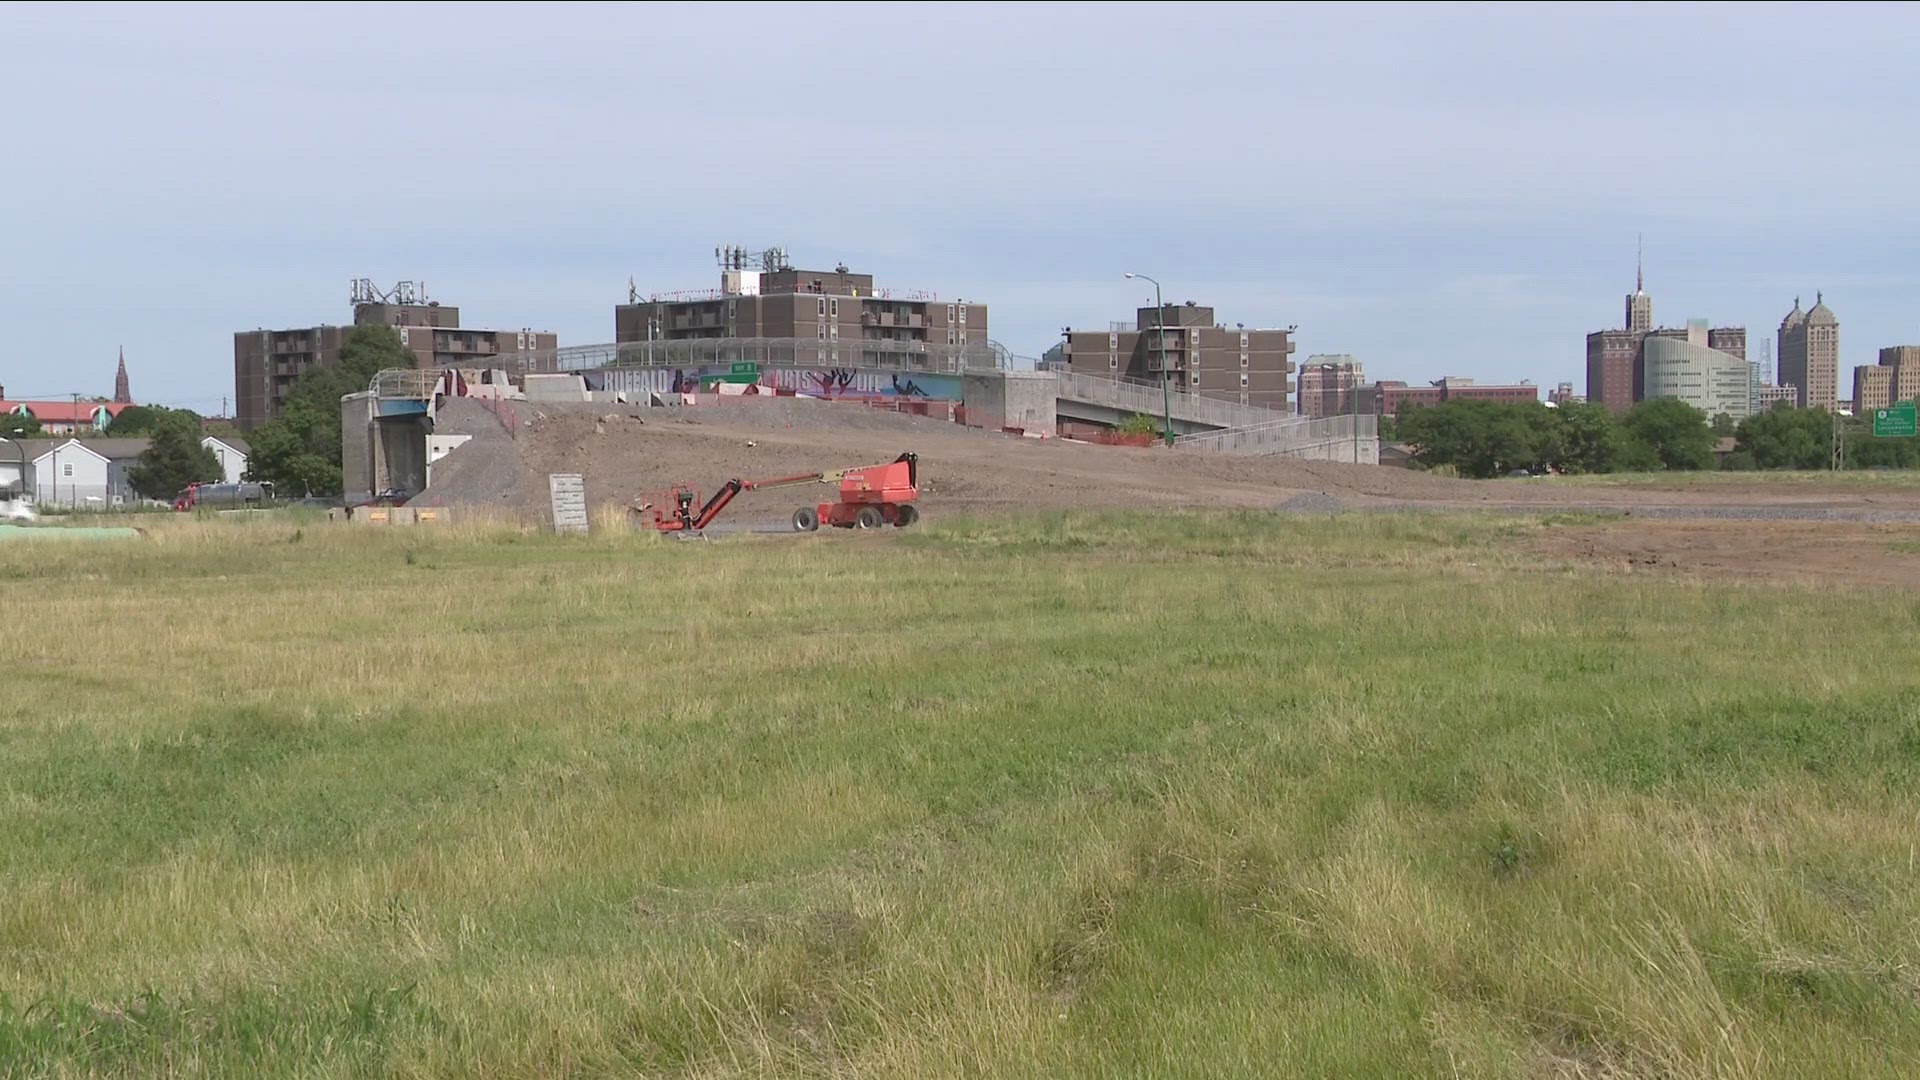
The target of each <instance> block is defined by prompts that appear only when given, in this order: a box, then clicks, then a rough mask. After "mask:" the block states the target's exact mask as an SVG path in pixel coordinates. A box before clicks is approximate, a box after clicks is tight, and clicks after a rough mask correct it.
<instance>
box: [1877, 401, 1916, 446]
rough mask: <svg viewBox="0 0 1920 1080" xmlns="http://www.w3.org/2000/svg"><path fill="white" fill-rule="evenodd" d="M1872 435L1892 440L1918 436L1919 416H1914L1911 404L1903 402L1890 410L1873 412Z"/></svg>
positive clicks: (1914, 412)
mask: <svg viewBox="0 0 1920 1080" xmlns="http://www.w3.org/2000/svg"><path fill="white" fill-rule="evenodd" d="M1873 433H1874V434H1875V435H1879V436H1882V437H1885V438H1894V439H1901V438H1907V437H1909V436H1913V435H1920V415H1917V414H1916V411H1915V409H1914V405H1913V402H1911V401H1903V402H1901V403H1900V404H1898V405H1895V406H1894V407H1892V408H1891V409H1875V410H1873Z"/></svg>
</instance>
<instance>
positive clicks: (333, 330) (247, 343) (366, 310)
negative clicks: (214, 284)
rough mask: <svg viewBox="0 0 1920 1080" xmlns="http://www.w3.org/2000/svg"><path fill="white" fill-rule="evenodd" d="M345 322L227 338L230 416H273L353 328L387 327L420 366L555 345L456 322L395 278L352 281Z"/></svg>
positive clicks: (246, 424)
mask: <svg viewBox="0 0 1920 1080" xmlns="http://www.w3.org/2000/svg"><path fill="white" fill-rule="evenodd" d="M351 302H352V304H353V324H352V325H351V326H332V325H322V326H309V327H304V328H301V329H296V330H242V331H239V332H237V333H235V334H234V335H233V392H234V403H235V421H236V422H237V423H238V424H239V425H240V427H241V428H242V429H243V430H249V431H250V430H252V429H253V428H256V427H258V426H260V425H261V424H263V423H265V422H267V421H268V420H271V419H273V418H274V417H277V416H279V415H280V410H281V409H282V408H283V407H284V406H285V405H286V400H287V395H288V394H289V393H291V392H292V390H293V384H294V383H295V382H296V381H297V380H298V379H299V378H300V376H301V375H303V374H305V373H307V372H308V371H312V370H314V369H316V368H326V367H331V366H333V364H334V363H335V362H336V361H338V360H339V358H340V346H341V344H343V343H344V342H345V341H346V338H347V334H348V333H350V332H351V331H352V330H353V328H354V327H355V326H369V325H375V326H377V325H385V326H391V327H393V328H394V330H396V331H397V332H398V333H399V334H400V340H401V343H402V344H404V345H405V346H406V347H407V349H408V350H409V351H410V352H412V353H413V356H414V363H415V364H416V366H418V367H422V368H441V367H488V366H491V364H492V363H493V360H494V358H495V357H497V356H500V355H502V354H510V353H516V352H542V351H552V350H553V349H555V348H557V347H558V345H559V341H558V339H557V338H556V336H555V335H553V334H551V333H547V332H544V331H533V330H478V329H474V328H471V327H463V326H461V325H460V309H459V308H457V307H449V306H447V305H444V304H441V303H439V302H438V301H433V300H428V299H427V298H426V295H425V291H424V290H423V289H419V288H417V287H416V286H415V284H414V283H413V282H410V281H403V282H401V283H399V285H397V286H395V287H394V288H393V289H392V290H390V291H383V290H380V289H376V288H374V286H373V283H372V282H370V281H367V280H365V279H361V280H359V281H356V282H354V283H353V292H352V295H351Z"/></svg>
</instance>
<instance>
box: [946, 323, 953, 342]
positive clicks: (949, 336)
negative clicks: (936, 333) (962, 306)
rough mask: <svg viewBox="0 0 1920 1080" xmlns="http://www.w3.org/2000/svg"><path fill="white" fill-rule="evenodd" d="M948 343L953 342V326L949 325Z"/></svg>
mask: <svg viewBox="0 0 1920 1080" xmlns="http://www.w3.org/2000/svg"><path fill="white" fill-rule="evenodd" d="M947 344H949V345H951V344H953V327H951V326H949V327H947Z"/></svg>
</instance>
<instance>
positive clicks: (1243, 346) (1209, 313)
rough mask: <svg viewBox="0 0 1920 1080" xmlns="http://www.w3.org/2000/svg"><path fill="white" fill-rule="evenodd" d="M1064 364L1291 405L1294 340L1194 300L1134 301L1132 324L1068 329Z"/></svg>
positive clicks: (1279, 407) (1273, 405) (1279, 406)
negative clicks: (1227, 318) (1219, 317)
mask: <svg viewBox="0 0 1920 1080" xmlns="http://www.w3.org/2000/svg"><path fill="white" fill-rule="evenodd" d="M1066 335H1067V354H1066V358H1067V363H1068V367H1069V369H1070V370H1072V371H1075V372H1080V373H1083V374H1091V375H1105V376H1109V377H1114V378H1120V377H1125V378H1133V379H1140V380H1143V381H1146V382H1151V383H1154V384H1158V383H1159V382H1160V381H1161V377H1162V372H1164V373H1165V376H1166V381H1167V383H1168V385H1169V386H1171V387H1172V388H1173V389H1175V390H1179V391H1182V392H1184V393H1190V394H1200V395H1202V396H1205V397H1211V398H1220V399H1222V400H1225V401H1237V402H1240V403H1241V404H1243V405H1257V406H1259V407H1260V408H1263V409H1273V410H1276V411H1279V412H1287V411H1290V409H1289V407H1288V403H1287V401H1288V398H1287V396H1288V393H1289V392H1290V391H1291V390H1292V388H1293V386H1292V380H1291V379H1289V378H1288V376H1290V375H1292V374H1293V367H1294V365H1293V361H1292V360H1291V359H1289V357H1290V356H1292V354H1293V349H1294V343H1293V341H1292V331H1290V330H1274V329H1264V330H1253V329H1248V328H1247V327H1245V326H1241V325H1239V324H1235V325H1234V326H1233V327H1232V328H1228V327H1224V326H1221V325H1220V324H1218V323H1216V322H1214V320H1213V309H1212V308H1210V307H1203V306H1201V305H1198V304H1195V303H1194V302H1193V301H1191V300H1189V301H1187V302H1186V303H1185V304H1167V305H1166V306H1164V307H1162V308H1159V309H1157V310H1156V309H1154V308H1150V307H1149V308H1140V309H1138V310H1137V311H1136V312H1134V322H1133V325H1132V326H1128V325H1127V324H1126V323H1112V324H1109V326H1108V327H1107V329H1105V330H1068V331H1067V332H1066Z"/></svg>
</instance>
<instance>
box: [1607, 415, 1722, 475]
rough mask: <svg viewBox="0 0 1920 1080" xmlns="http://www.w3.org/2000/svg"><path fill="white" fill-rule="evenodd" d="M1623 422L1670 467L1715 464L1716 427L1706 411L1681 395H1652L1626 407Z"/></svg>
mask: <svg viewBox="0 0 1920 1080" xmlns="http://www.w3.org/2000/svg"><path fill="white" fill-rule="evenodd" d="M1620 423H1621V426H1622V427H1623V428H1625V429H1626V432H1627V434H1628V435H1629V436H1630V437H1632V438H1633V439H1635V440H1636V441H1638V442H1639V443H1641V444H1642V445H1644V446H1645V447H1647V449H1649V450H1651V451H1652V452H1653V457H1654V458H1655V459H1656V460H1657V461H1658V462H1659V465H1660V467H1662V468H1665V469H1671V470H1687V469H1708V468H1712V467H1713V429H1712V428H1711V427H1708V426H1707V414H1706V413H1703V412H1701V411H1700V410H1699V409H1696V408H1694V407H1693V406H1691V405H1689V404H1687V403H1686V402H1684V401H1681V400H1679V399H1678V398H1650V399H1648V400H1646V401H1642V402H1640V403H1639V404H1638V405H1635V406H1634V407H1633V408H1631V409H1629V410H1627V415H1626V416H1625V417H1624V418H1622V420H1621V422H1620Z"/></svg>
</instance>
